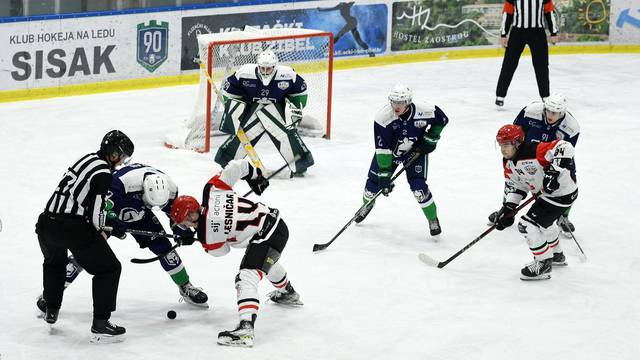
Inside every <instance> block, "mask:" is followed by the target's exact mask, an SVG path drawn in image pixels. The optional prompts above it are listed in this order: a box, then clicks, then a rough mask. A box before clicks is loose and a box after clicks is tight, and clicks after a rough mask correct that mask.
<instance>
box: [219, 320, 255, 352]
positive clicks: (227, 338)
mask: <svg viewBox="0 0 640 360" xmlns="http://www.w3.org/2000/svg"><path fill="white" fill-rule="evenodd" d="M218 344H220V345H227V346H239V347H253V322H252V321H249V320H240V324H238V327H237V328H235V329H234V330H228V331H222V332H220V333H218Z"/></svg>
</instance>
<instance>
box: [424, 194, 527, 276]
mask: <svg viewBox="0 0 640 360" xmlns="http://www.w3.org/2000/svg"><path fill="white" fill-rule="evenodd" d="M535 199H536V198H535V197H534V196H532V197H530V198H529V199H528V200H527V201H525V202H524V203H522V204H520V206H518V207H517V208H516V209H515V210H514V213H513V215H514V216H515V214H517V213H518V211H520V210H521V209H522V208H523V207H525V206H527V205H529V203H531V202H532V201H533V200H535ZM495 228H496V224H493V225H491V227H489V228H488V229H487V230H485V231H484V232H483V233H482V234H480V236H478V237H477V238H475V239H473V241H472V242H470V243H468V244H467V245H466V246H465V247H463V248H462V249H460V250H458V252H457V253H455V254H453V255H452V256H451V257H450V258H448V259H447V260H445V261H436V260H435V259H433V258H432V257H430V256H429V255H427V254H425V253H419V254H418V259H420V261H422V262H423V263H425V264H427V265H431V266H434V267H437V268H438V269H442V268H443V267H445V266H447V264H448V263H450V262H451V261H453V259H455V258H457V257H458V256H460V254H462V253H463V252H465V251H467V249H469V248H470V247H472V246H473V245H475V243H477V242H478V241H480V240H482V238H483V237H485V236H487V235H488V234H489V233H490V232H492V231H493V230H494V229H495Z"/></svg>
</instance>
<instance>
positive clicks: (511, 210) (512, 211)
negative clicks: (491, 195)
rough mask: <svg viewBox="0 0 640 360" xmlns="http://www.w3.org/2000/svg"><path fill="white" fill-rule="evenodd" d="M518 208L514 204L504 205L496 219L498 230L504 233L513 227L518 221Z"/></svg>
mask: <svg viewBox="0 0 640 360" xmlns="http://www.w3.org/2000/svg"><path fill="white" fill-rule="evenodd" d="M516 206H517V205H516V204H514V203H504V204H503V205H502V208H501V209H500V210H498V213H497V214H496V218H495V219H496V220H495V225H496V230H498V231H502V230H504V229H505V228H508V227H509V226H511V225H513V223H514V222H515V220H516V219H515V216H516Z"/></svg>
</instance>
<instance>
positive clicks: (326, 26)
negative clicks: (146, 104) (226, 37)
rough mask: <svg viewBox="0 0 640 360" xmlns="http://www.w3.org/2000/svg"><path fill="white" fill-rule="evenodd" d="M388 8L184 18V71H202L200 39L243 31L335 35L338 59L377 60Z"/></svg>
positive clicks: (350, 5) (346, 6)
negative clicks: (309, 31) (287, 30)
mask: <svg viewBox="0 0 640 360" xmlns="http://www.w3.org/2000/svg"><path fill="white" fill-rule="evenodd" d="M387 14H388V10H387V5H386V4H370V5H355V4H354V2H341V3H338V4H337V5H335V6H332V7H325V8H313V9H296V10H284V11H283V10H281V11H264V12H252V13H237V14H224V15H206V16H194V17H184V18H182V59H181V65H180V69H181V70H191V69H196V68H198V65H197V64H196V63H194V62H193V59H194V58H195V57H198V43H197V35H198V34H203V33H205V34H206V33H214V32H228V31H232V30H242V29H244V28H245V26H247V25H249V26H252V27H256V28H259V29H274V28H275V29H277V28H305V29H316V30H322V31H326V32H332V33H333V34H334V42H335V43H334V56H354V55H364V56H375V55H376V54H382V53H384V52H385V50H386V48H387Z"/></svg>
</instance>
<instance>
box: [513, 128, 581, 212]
mask: <svg viewBox="0 0 640 360" xmlns="http://www.w3.org/2000/svg"><path fill="white" fill-rule="evenodd" d="M573 152H574V148H573V146H572V145H571V144H570V143H568V142H566V141H563V140H554V141H552V142H543V143H537V142H525V143H523V144H522V145H521V146H520V147H519V148H518V153H517V155H516V157H515V158H514V159H512V160H507V159H503V161H502V164H503V167H504V177H505V182H506V185H507V194H506V198H505V202H510V203H514V204H519V203H520V201H522V199H524V198H525V197H526V196H527V193H528V192H529V191H530V192H531V193H532V194H538V196H539V198H541V199H543V200H545V201H547V202H549V203H551V204H554V205H556V206H561V207H567V206H571V203H573V201H574V200H575V198H576V197H577V190H578V185H577V183H576V179H575V174H574V166H573V161H572V160H573ZM560 164H562V165H563V166H565V167H561V166H560ZM567 164H568V165H567ZM547 167H553V168H554V169H555V170H557V171H558V172H559V173H560V174H559V175H558V183H559V184H560V187H559V188H558V189H557V190H555V191H554V192H553V193H550V194H549V193H546V192H545V191H544V189H543V187H542V180H543V177H544V169H545V168H547Z"/></svg>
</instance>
